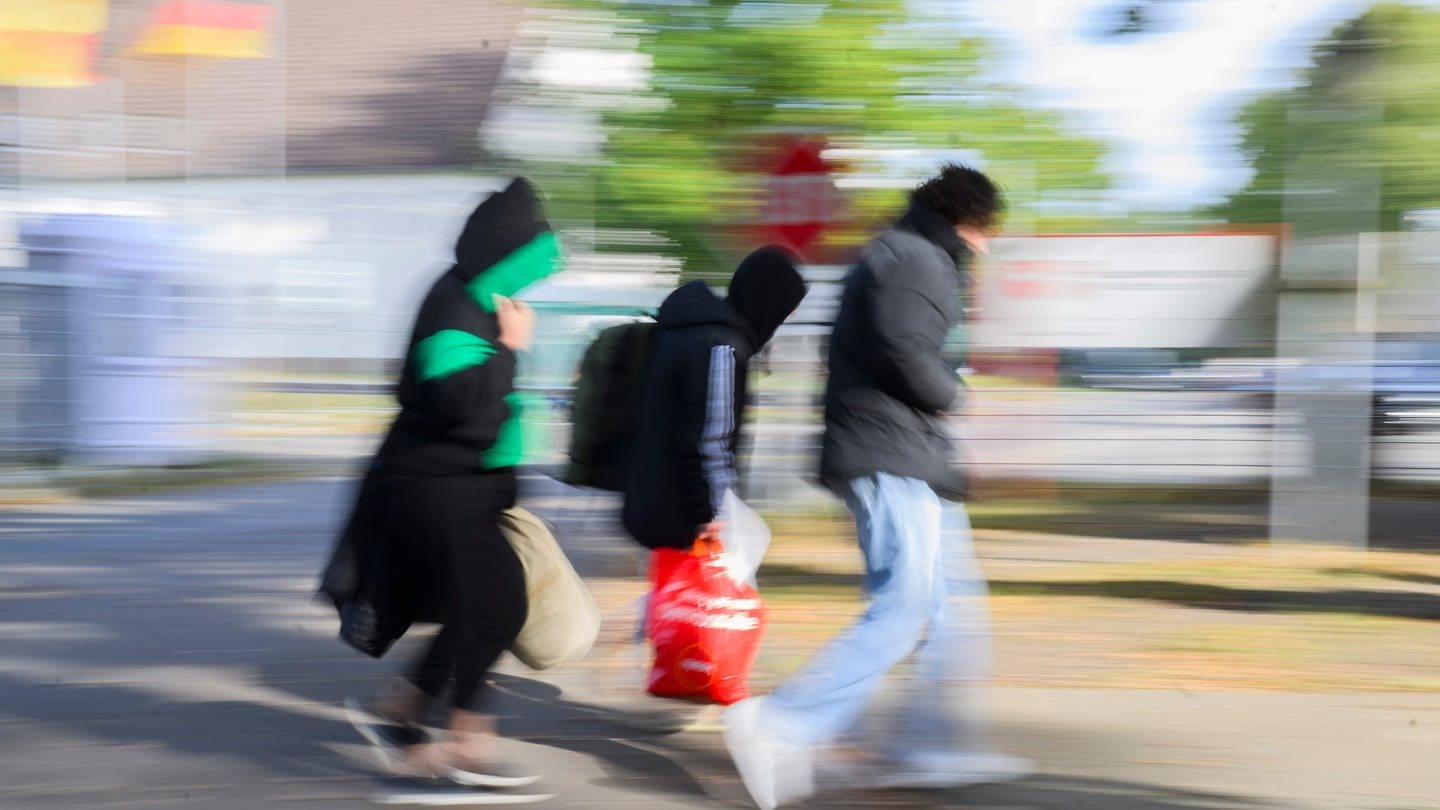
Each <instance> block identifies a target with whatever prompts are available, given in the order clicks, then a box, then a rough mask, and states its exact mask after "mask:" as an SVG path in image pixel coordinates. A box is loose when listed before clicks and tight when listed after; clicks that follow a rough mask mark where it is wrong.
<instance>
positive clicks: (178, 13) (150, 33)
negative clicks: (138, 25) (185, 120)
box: [135, 0, 272, 59]
mask: <svg viewBox="0 0 1440 810" xmlns="http://www.w3.org/2000/svg"><path fill="white" fill-rule="evenodd" d="M271 11H272V9H271V7H270V6H268V5H260V4H256V3H228V2H215V1H214V0H204V1H203V2H202V1H201V0H168V2H165V3H162V4H161V5H159V6H158V7H156V9H155V12H154V14H153V15H151V18H150V23H149V25H147V26H146V28H145V31H144V33H142V34H141V36H140V40H139V41H138V42H136V44H135V51H136V53H141V54H146V55H150V56H209V57H214V58H217V59H259V58H262V57H264V56H265V37H266V29H267V28H268V27H269V25H270V14H271Z"/></svg>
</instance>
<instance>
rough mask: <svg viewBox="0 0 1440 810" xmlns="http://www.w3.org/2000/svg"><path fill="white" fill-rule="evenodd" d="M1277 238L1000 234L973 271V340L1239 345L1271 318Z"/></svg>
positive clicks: (1007, 344)
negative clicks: (1008, 235) (1014, 235)
mask: <svg viewBox="0 0 1440 810" xmlns="http://www.w3.org/2000/svg"><path fill="white" fill-rule="evenodd" d="M1277 238H1278V237H1276V236H1274V235H1270V234H1254V233H1251V234H1133V235H1132V234H1114V235H1056V236H1029V237H1003V238H997V239H995V240H993V241H992V243H991V252H990V256H989V257H987V258H985V259H984V260H983V261H982V262H981V264H980V265H979V267H978V268H977V270H976V273H975V276H976V282H975V283H976V289H975V293H976V294H975V298H974V302H973V303H974V306H975V307H976V312H975V316H974V317H973V319H972V323H971V325H972V328H973V331H972V333H971V338H972V344H971V346H972V348H973V349H979V350H985V349H992V350H994V349H1062V348H1063V349H1095V348H1127V349H1135V348H1170V349H1183V348H1197V347H1215V346H1244V345H1249V344H1251V343H1255V342H1259V341H1263V340H1264V339H1265V338H1266V336H1268V335H1269V333H1270V331H1271V328H1272V325H1273V318H1274V304H1273V302H1274V293H1273V288H1274V280H1273V279H1274V271H1275V260H1276V254H1277V248H1278V245H1277V242H1276V240H1277Z"/></svg>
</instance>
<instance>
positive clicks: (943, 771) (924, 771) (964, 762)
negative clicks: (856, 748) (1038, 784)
mask: <svg viewBox="0 0 1440 810" xmlns="http://www.w3.org/2000/svg"><path fill="white" fill-rule="evenodd" d="M1034 770H1035V767H1034V763H1032V762H1030V761H1029V760H1026V759H1021V758H1019V757H1012V756H1009V755H1008V754H1001V753H998V752H994V751H938V752H918V753H914V754H908V755H905V756H903V757H901V758H899V759H897V760H895V762H894V766H893V767H892V769H891V770H890V771H889V772H887V773H884V774H882V775H881V776H880V778H879V780H878V781H877V785H876V786H877V787H882V788H913V789H920V790H945V789H947V788H958V787H965V786H966V785H984V784H993V783H996V782H1013V781H1015V780H1017V779H1024V778H1025V777H1026V776H1029V775H1030V774H1031V773H1033V772H1034Z"/></svg>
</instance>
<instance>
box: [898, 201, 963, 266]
mask: <svg viewBox="0 0 1440 810" xmlns="http://www.w3.org/2000/svg"><path fill="white" fill-rule="evenodd" d="M897 227H898V228H900V229H901V230H906V231H911V232H913V233H918V234H920V235H921V236H923V237H925V238H926V239H927V240H929V241H930V242H933V243H934V244H935V245H937V246H938V247H939V248H940V249H941V250H943V251H945V252H946V253H948V254H950V258H951V259H954V260H955V261H956V262H959V261H960V259H961V258H962V257H964V256H965V255H966V254H968V253H969V252H970V249H969V248H967V247H966V246H965V240H964V239H961V238H960V234H957V233H955V226H954V225H951V224H950V223H949V222H946V221H945V217H943V216H941V215H940V214H939V212H937V211H936V210H935V209H933V208H931V207H930V206H928V205H926V204H924V203H922V202H915V201H914V200H911V202H910V208H909V210H907V211H906V212H905V215H904V216H902V217H900V222H899V223H897Z"/></svg>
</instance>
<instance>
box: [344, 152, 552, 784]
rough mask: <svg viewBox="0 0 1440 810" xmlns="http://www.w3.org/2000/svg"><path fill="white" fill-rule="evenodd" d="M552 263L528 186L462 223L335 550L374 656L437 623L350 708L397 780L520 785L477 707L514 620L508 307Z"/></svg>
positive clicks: (524, 312) (512, 189) (527, 319)
mask: <svg viewBox="0 0 1440 810" xmlns="http://www.w3.org/2000/svg"><path fill="white" fill-rule="evenodd" d="M560 265H561V259H560V253H559V247H558V243H557V240H556V237H555V234H554V233H553V232H552V231H551V229H550V226H549V225H548V223H547V222H546V221H545V218H544V216H543V214H542V212H541V207H540V202H539V200H538V199H537V196H536V193H535V190H534V189H533V188H532V187H531V185H530V184H529V183H528V182H527V181H525V180H523V179H517V180H515V181H514V182H512V183H511V184H510V185H509V186H508V187H507V188H505V189H504V190H503V191H501V192H499V193H497V194H493V195H491V196H490V197H488V198H486V199H485V200H484V201H483V202H481V203H480V205H479V206H478V207H477V208H476V209H475V211H474V213H472V214H471V215H470V218H469V220H468V221H467V222H466V223H465V227H464V230H463V232H462V233H461V235H460V238H459V241H458V243H457V245H456V248H455V264H454V265H453V266H452V267H451V268H450V269H449V270H447V271H446V272H445V273H444V274H443V275H441V276H440V278H439V279H437V280H436V281H435V283H434V285H433V286H432V287H431V289H430V291H429V293H428V294H427V295H426V297H425V300H424V302H423V303H422V304H421V305H420V311H419V314H418V315H417V316H416V319H415V326H414V330H413V332H412V334H411V336H410V341H409V346H408V349H407V351H406V353H405V360H404V366H403V369H402V371H401V375H400V380H399V384H398V386H397V389H396V390H397V398H398V399H399V404H400V412H399V414H398V415H397V416H396V417H395V420H394V423H393V424H392V425H391V427H390V431H389V433H388V434H387V436H386V437H385V440H384V442H383V444H382V445H381V447H380V449H379V452H378V453H377V454H376V456H375V458H374V460H373V462H372V464H371V466H370V469H369V471H368V473H367V475H366V478H365V481H364V483H363V485H362V487H361V495H360V497H359V499H358V502H357V503H356V506H355V510H354V512H353V514H352V517H351V519H350V521H349V524H348V528H347V536H346V537H345V538H344V539H342V544H343V543H345V542H349V543H352V544H353V547H354V548H355V553H356V556H357V557H358V559H359V563H358V566H357V568H358V572H357V574H356V577H355V582H354V584H353V585H352V586H351V587H350V588H348V589H346V588H327V592H328V593H329V594H330V596H331V598H332V599H334V600H335V602H336V604H337V607H341V609H342V616H344V608H343V607H342V606H343V605H344V604H346V603H347V602H354V601H358V600H368V603H369V606H370V607H371V608H373V610H374V615H375V621H374V622H373V623H370V624H368V625H367V628H369V629H370V630H371V632H372V633H373V634H375V635H378V636H379V638H378V639H376V640H375V645H376V646H375V649H373V650H367V651H369V652H371V653H372V654H375V655H378V654H383V652H384V650H385V649H386V648H388V646H389V644H390V643H391V642H393V641H394V639H395V638H398V637H399V636H400V635H402V634H403V633H404V632H405V630H406V628H408V627H409V625H410V624H411V623H412V622H414V621H421V620H425V621H438V622H439V623H440V624H441V625H442V627H441V629H440V632H439V633H438V634H437V635H436V636H435V638H434V639H433V640H432V641H431V642H430V644H429V645H428V646H427V647H426V649H425V651H424V653H423V655H422V656H421V658H420V660H418V661H417V662H416V664H415V666H414V667H413V669H412V670H411V671H410V672H409V673H408V675H407V677H406V678H405V679H404V680H403V681H401V682H400V683H398V684H396V685H395V686H394V688H393V689H392V690H391V691H390V692H389V694H388V695H386V696H384V697H382V698H381V699H380V700H379V701H378V702H377V703H375V705H373V706H369V707H366V708H363V709H362V708H361V707H360V706H359V705H358V704H356V703H354V702H353V701H352V702H350V704H349V708H350V714H351V719H352V721H353V722H354V723H355V725H356V727H357V729H358V730H359V731H360V732H361V734H362V735H364V736H365V737H366V738H367V739H368V740H370V741H371V742H372V743H374V744H376V745H377V746H379V747H380V748H381V749H382V750H383V751H384V752H386V753H387V754H388V755H390V757H391V760H392V761H393V762H395V763H396V764H399V765H405V766H407V767H406V768H405V770H407V771H409V772H412V773H414V772H418V773H422V774H426V775H439V776H446V777H449V778H451V779H452V780H454V781H456V782H459V783H461V784H466V785H488V786H515V785H520V784H525V783H528V782H530V781H533V779H532V778H529V777H524V778H521V777H509V776H506V775H504V774H500V773H497V772H496V769H495V768H494V766H493V763H490V762H487V761H486V760H487V751H486V749H485V745H486V738H487V737H488V736H490V735H491V734H493V730H494V729H493V721H492V720H491V718H490V717H489V716H488V715H484V714H481V713H480V711H479V710H480V708H481V705H480V704H481V699H482V697H483V694H482V689H483V685H484V680H485V675H486V673H487V672H488V671H489V669H490V667H491V666H492V665H493V664H494V663H495V661H496V659H497V658H499V656H500V655H501V654H502V653H503V652H504V651H505V650H506V649H508V648H509V647H510V645H511V644H512V643H513V642H514V640H515V638H516V636H517V635H518V634H519V632H520V629H521V627H522V626H523V624H524V622H525V618H526V614H527V599H526V588H525V574H524V569H523V567H522V566H521V563H520V560H519V558H518V557H517V556H516V554H515V552H514V550H513V549H512V548H511V547H510V544H509V543H508V542H507V541H506V539H505V537H504V536H503V535H502V534H501V531H500V527H499V516H500V513H501V511H503V510H504V509H507V508H509V507H510V506H513V505H514V503H515V493H516V478H515V466H516V464H517V463H518V462H519V461H520V457H521V449H522V448H521V446H520V437H521V429H520V413H519V403H518V401H517V398H516V396H515V367H516V356H517V354H518V353H520V352H522V351H524V350H526V349H528V348H529V343H530V339H531V335H532V334H533V327H534V313H533V312H532V311H531V310H530V309H529V308H528V307H526V306H525V305H524V304H521V303H518V302H515V301H513V300H511V298H510V296H513V295H515V294H517V293H519V292H520V291H521V290H522V289H524V288H525V287H526V286H527V285H529V284H530V283H532V282H534V281H537V280H539V279H542V278H544V277H546V276H548V275H550V274H552V273H554V272H556V271H557V270H558V269H559V268H560ZM446 686H450V687H451V688H452V692H451V713H450V717H449V730H450V736H449V739H448V740H447V741H445V742H431V741H429V740H428V739H427V738H426V737H425V735H424V734H422V733H421V732H420V730H419V725H420V723H421V721H422V719H423V717H424V715H425V713H426V711H427V707H428V706H429V704H430V703H431V702H432V701H433V700H434V699H435V698H436V697H437V696H438V695H439V694H440V693H441V692H442V691H443V690H444V689H445V687H446Z"/></svg>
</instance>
